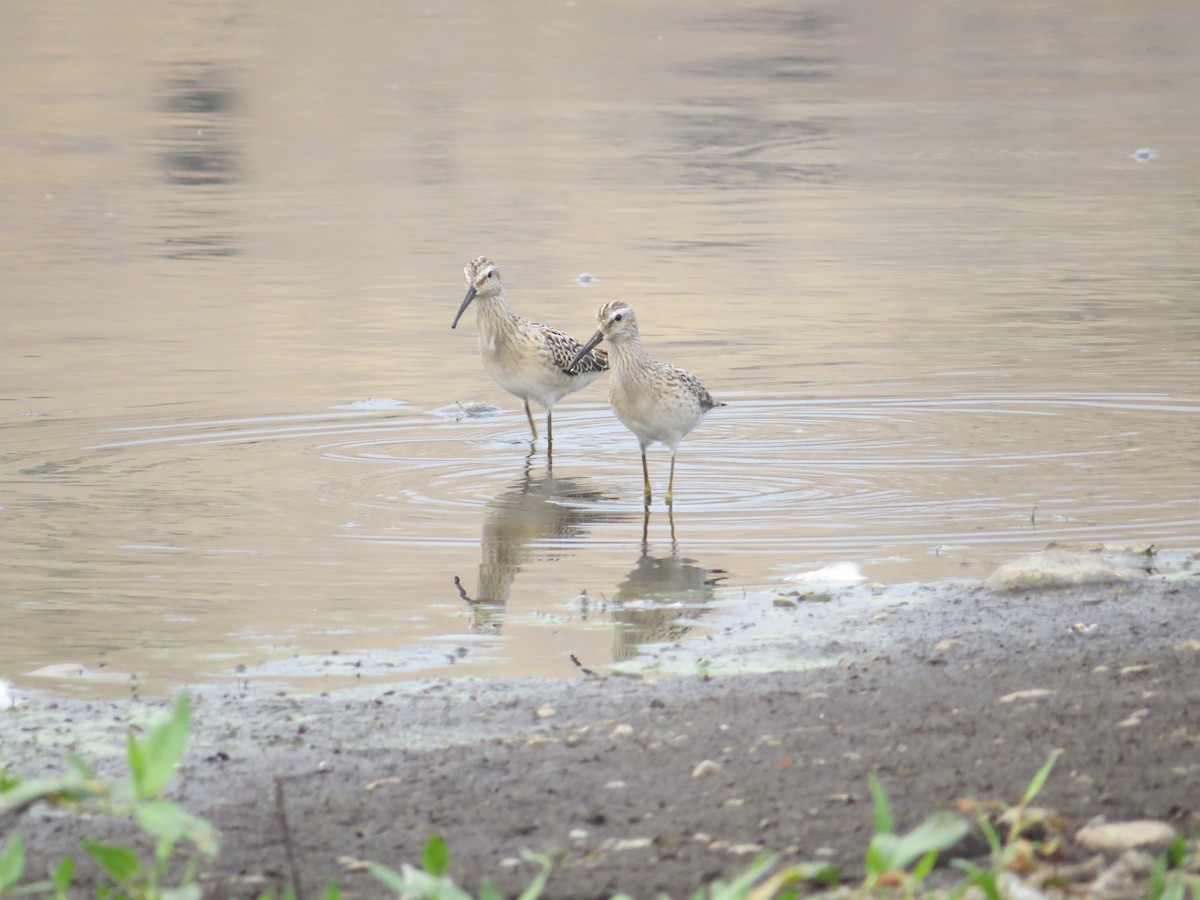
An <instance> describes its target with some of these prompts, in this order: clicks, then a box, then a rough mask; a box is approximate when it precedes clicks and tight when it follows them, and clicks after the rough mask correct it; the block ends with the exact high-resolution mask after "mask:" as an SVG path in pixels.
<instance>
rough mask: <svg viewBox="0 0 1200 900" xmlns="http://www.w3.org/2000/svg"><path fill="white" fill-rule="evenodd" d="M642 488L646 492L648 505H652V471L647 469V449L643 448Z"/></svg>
mask: <svg viewBox="0 0 1200 900" xmlns="http://www.w3.org/2000/svg"><path fill="white" fill-rule="evenodd" d="M642 486H643V487H644V489H645V492H646V505H647V506H649V505H650V470H649V469H648V468H646V448H644V447H643V448H642Z"/></svg>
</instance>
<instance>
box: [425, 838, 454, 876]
mask: <svg viewBox="0 0 1200 900" xmlns="http://www.w3.org/2000/svg"><path fill="white" fill-rule="evenodd" d="M421 866H422V867H423V868H424V869H425V871H426V872H428V873H429V874H430V875H445V874H446V871H447V870H448V869H449V868H450V850H449V848H447V847H446V842H445V841H443V840H442V836H441V835H440V834H431V835H430V836H429V840H428V841H427V842H426V843H425V852H424V854H422V856H421Z"/></svg>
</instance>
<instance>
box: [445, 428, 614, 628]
mask: <svg viewBox="0 0 1200 900" xmlns="http://www.w3.org/2000/svg"><path fill="white" fill-rule="evenodd" d="M533 459H534V454H533V452H532V451H531V452H530V454H529V455H528V456H527V457H526V459H525V469H524V472H523V473H522V475H521V477H520V478H518V479H517V480H516V481H514V482H513V483H512V485H511V486H509V487H508V488H507V489H506V490H504V491H502V492H501V493H499V494H497V495H496V496H495V497H494V498H493V499H492V500H490V501H489V502H488V504H487V508H486V510H485V512H484V516H483V533H482V536H481V538H480V558H479V580H478V582H477V586H476V589H475V593H474V595H471V594H468V593H467V591H466V588H464V587H463V584H462V580H461V579H460V578H459V577H458V576H457V575H456V576H455V577H454V586H455V588H456V589H457V590H458V595H459V597H460V598H461V599H462V600H463V601H464V602H466V603H467V605H468V606H469V608H470V610H471V629H472V630H474V631H484V632H495V631H499V630H500V627H501V625H502V624H503V620H504V607H505V604H507V603H508V596H509V593H510V592H511V590H512V586H513V581H514V580H515V579H516V577H517V573H518V572H520V571H521V569H522V568H523V567H524V566H525V564H526V563H527V562H529V561H530V560H531V559H555V558H557V557H559V556H561V555H562V553H563V550H562V547H561V542H563V541H570V540H573V539H576V538H579V537H581V536H583V535H584V534H586V532H587V527H588V526H589V525H592V524H595V523H598V522H612V521H617V520H620V519H624V518H628V513H622V512H619V511H617V510H611V509H605V508H604V504H603V502H602V501H604V500H608V499H613V498H612V497H610V496H608V495H606V494H605V493H604V492H603V491H602V490H601V489H600V488H598V487H594V486H593V485H591V484H590V483H589V482H587V481H586V480H582V479H578V478H556V477H554V470H553V469H552V468H547V469H546V471H545V472H540V473H538V474H534V471H533ZM546 541H550V542H552V543H551V544H550V546H539V545H541V544H542V542H546Z"/></svg>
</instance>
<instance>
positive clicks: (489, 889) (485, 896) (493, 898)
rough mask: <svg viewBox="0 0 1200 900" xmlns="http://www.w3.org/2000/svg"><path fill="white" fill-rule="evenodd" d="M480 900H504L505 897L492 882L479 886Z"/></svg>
mask: <svg viewBox="0 0 1200 900" xmlns="http://www.w3.org/2000/svg"><path fill="white" fill-rule="evenodd" d="M479 900H504V895H503V894H502V893H500V891H499V889H498V888H497V887H496V886H495V885H494V884H492V883H491V882H490V881H485V882H484V883H483V884H481V885H480V886H479Z"/></svg>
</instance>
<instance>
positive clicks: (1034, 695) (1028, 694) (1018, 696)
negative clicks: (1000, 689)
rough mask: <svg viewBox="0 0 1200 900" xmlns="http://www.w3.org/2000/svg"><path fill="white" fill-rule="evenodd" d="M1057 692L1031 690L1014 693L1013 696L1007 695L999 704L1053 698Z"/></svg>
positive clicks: (1043, 689)
mask: <svg viewBox="0 0 1200 900" xmlns="http://www.w3.org/2000/svg"><path fill="white" fill-rule="evenodd" d="M1056 693H1057V691H1048V690H1046V689H1045V688H1030V689H1029V690H1027V691H1013V692H1012V693H1011V694H1005V695H1004V696H1003V697H1001V698H1000V699H999V700H997V701H996V702H997V703H1016V702H1017V701H1019V700H1041V699H1042V698H1043V697H1053V696H1054V695H1055V694H1056Z"/></svg>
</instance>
